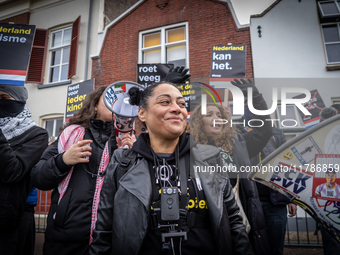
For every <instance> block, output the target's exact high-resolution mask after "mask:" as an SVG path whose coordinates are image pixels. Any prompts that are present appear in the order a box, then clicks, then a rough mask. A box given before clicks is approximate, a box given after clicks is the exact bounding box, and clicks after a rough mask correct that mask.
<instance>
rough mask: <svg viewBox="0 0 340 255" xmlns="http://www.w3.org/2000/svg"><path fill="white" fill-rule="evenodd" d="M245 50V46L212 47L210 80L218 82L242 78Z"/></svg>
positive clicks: (244, 67) (244, 71)
mask: <svg viewBox="0 0 340 255" xmlns="http://www.w3.org/2000/svg"><path fill="white" fill-rule="evenodd" d="M246 49H247V46H246V45H214V46H212V56H211V71H210V79H211V80H214V81H218V80H226V79H228V78H229V79H230V78H244V77H245V75H246Z"/></svg>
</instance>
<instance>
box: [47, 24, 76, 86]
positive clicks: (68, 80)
mask: <svg viewBox="0 0 340 255" xmlns="http://www.w3.org/2000/svg"><path fill="white" fill-rule="evenodd" d="M67 29H71V40H70V43H69V44H67V45H63V44H62V45H61V46H58V47H52V37H53V34H55V33H58V32H62V35H61V43H62V42H63V40H64V31H65V30H67ZM71 41H72V26H68V27H64V28H61V29H58V30H54V31H51V32H50V45H49V60H48V76H47V84H55V83H60V82H65V81H66V82H70V81H71V79H67V78H66V79H65V80H61V70H62V66H65V65H68V67H69V64H70V57H69V60H68V62H67V64H66V63H62V61H63V60H62V57H63V51H64V49H65V48H67V47H69V49H70V51H71ZM59 49H61V54H60V64H58V65H51V61H52V53H53V52H54V51H56V50H59ZM58 66H59V67H60V68H59V77H58V81H54V82H51V81H50V75H51V69H52V68H53V67H58ZM67 70H68V69H67Z"/></svg>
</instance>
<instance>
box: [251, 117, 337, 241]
mask: <svg viewBox="0 0 340 255" xmlns="http://www.w3.org/2000/svg"><path fill="white" fill-rule="evenodd" d="M339 167H340V115H336V116H334V117H332V118H330V119H327V120H325V121H323V122H322V123H320V124H318V125H316V126H314V127H312V128H310V129H308V130H306V131H305V132H303V133H301V134H300V135H299V136H297V137H295V138H293V139H291V140H289V141H288V142H287V143H285V144H283V145H282V146H281V147H279V148H278V149H277V150H275V151H274V152H273V153H272V154H270V155H269V156H268V157H267V158H265V159H264V160H263V161H262V162H261V163H260V164H259V165H257V166H255V167H254V168H253V169H249V172H250V174H249V175H248V177H249V178H250V179H252V180H255V181H258V182H260V183H262V184H264V185H267V186H269V187H271V188H273V189H275V190H278V191H279V192H281V193H282V194H284V195H286V196H287V197H289V198H290V199H291V201H293V202H294V203H296V204H297V205H299V206H300V207H301V208H302V209H304V210H305V211H306V212H307V213H308V214H310V215H311V216H312V217H313V218H314V219H315V220H316V221H317V222H318V223H320V224H321V225H322V227H323V228H325V229H326V230H327V232H328V233H329V234H330V235H331V236H332V237H333V238H334V239H336V240H337V241H338V242H340V218H339V215H340V206H339V202H340V169H339Z"/></svg>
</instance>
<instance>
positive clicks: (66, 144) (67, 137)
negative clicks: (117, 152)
mask: <svg viewBox="0 0 340 255" xmlns="http://www.w3.org/2000/svg"><path fill="white" fill-rule="evenodd" d="M84 135H85V128H84V127H82V126H79V125H70V126H68V127H67V128H65V129H64V131H63V132H62V133H61V134H60V137H59V143H58V151H59V153H63V152H65V151H67V150H68V149H69V148H70V147H71V146H72V145H73V144H74V143H75V142H76V141H79V140H83V138H84ZM109 160H110V156H109V146H108V142H106V144H105V148H104V151H103V153H102V157H101V160H100V165H99V169H98V174H97V181H96V189H95V192H94V196H93V203H92V217H91V231H90V243H91V242H92V240H93V238H92V233H93V230H94V227H95V226H96V221H97V210H98V205H99V200H100V190H101V189H102V186H103V182H104V177H105V175H101V173H102V172H103V171H104V170H105V169H106V167H107V165H108V163H109ZM73 168H74V167H72V168H71V170H70V172H69V173H68V174H67V176H66V177H65V178H64V180H63V181H62V182H61V183H60V184H59V185H58V191H59V194H60V196H59V201H58V204H59V202H60V200H61V199H62V198H63V196H64V194H65V192H66V190H67V187H68V184H69V182H70V179H71V176H72V172H73Z"/></svg>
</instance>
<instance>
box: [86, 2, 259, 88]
mask: <svg viewBox="0 0 340 255" xmlns="http://www.w3.org/2000/svg"><path fill="white" fill-rule="evenodd" d="M222 44H224V45H227V44H243V45H246V46H247V53H246V77H253V65H252V52H251V43H250V31H249V27H247V26H241V25H239V24H238V21H237V19H236V18H235V14H234V11H233V8H232V5H231V4H230V1H211V0H191V1H190V0H189V1H182V0H140V1H138V2H137V3H136V4H135V5H134V6H132V7H131V8H130V9H129V10H127V11H126V12H125V13H123V14H122V15H121V16H120V17H118V18H117V19H116V20H114V21H113V22H111V23H110V24H109V25H107V26H106V28H105V32H104V35H103V41H102V45H101V46H100V50H99V54H98V55H95V56H92V78H95V83H96V85H95V86H100V85H109V84H111V83H113V82H115V81H119V80H131V81H136V80H137V64H147V63H173V64H175V66H176V65H185V66H186V67H189V68H190V73H191V75H192V76H191V82H195V81H201V82H205V83H209V77H210V63H211V54H212V45H222Z"/></svg>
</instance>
